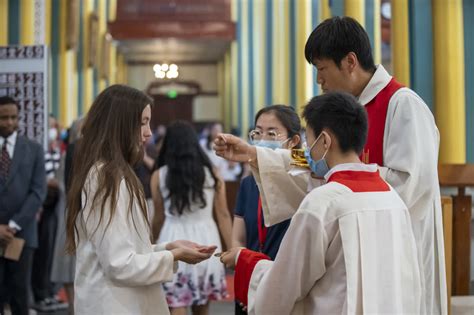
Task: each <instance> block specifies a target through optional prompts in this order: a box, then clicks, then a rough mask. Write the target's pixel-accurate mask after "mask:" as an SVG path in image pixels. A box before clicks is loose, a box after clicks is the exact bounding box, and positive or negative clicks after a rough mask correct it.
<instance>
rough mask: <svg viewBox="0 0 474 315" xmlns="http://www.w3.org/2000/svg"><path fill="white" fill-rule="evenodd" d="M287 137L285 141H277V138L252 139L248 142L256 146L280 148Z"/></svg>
mask: <svg viewBox="0 0 474 315" xmlns="http://www.w3.org/2000/svg"><path fill="white" fill-rule="evenodd" d="M288 140H289V139H286V140H285V141H279V140H252V141H251V142H250V143H251V144H252V145H255V146H257V147H263V148H269V149H272V150H276V149H282V148H283V144H284V143H285V142H287V141H288Z"/></svg>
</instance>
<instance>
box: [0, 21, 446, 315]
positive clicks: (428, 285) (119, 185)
mask: <svg viewBox="0 0 474 315" xmlns="http://www.w3.org/2000/svg"><path fill="white" fill-rule="evenodd" d="M305 57H306V60H307V61H308V62H309V63H311V64H313V65H314V66H315V67H316V68H317V73H318V74H317V80H318V83H319V84H320V85H321V87H322V90H323V92H324V94H323V95H320V96H315V97H314V98H312V99H311V100H310V101H309V102H308V103H307V104H306V106H305V107H304V111H303V113H302V116H301V117H302V119H303V120H304V123H305V126H306V127H305V128H304V129H303V128H302V122H301V120H300V116H299V115H298V113H297V112H295V110H294V109H293V108H292V107H291V106H288V105H271V106H266V107H264V108H263V109H262V110H260V111H259V112H258V113H257V114H256V116H255V121H254V126H253V128H252V130H251V131H250V133H249V135H248V137H246V138H242V137H238V136H236V135H232V134H226V133H223V126H222V125H221V124H220V123H213V124H210V125H209V126H207V127H206V128H204V130H203V131H202V132H201V134H198V133H197V131H196V129H195V127H194V126H193V125H192V124H190V123H189V122H184V121H176V122H170V124H169V125H168V126H166V127H165V126H158V127H157V128H156V129H155V130H154V131H152V130H151V127H150V123H151V119H152V116H151V113H152V110H151V109H152V107H153V100H152V99H151V98H150V97H149V96H147V95H146V94H145V93H143V92H141V91H139V90H136V89H134V88H131V87H128V86H124V85H113V86H110V87H108V88H106V89H105V90H104V91H102V92H101V93H100V94H99V95H98V96H97V98H96V99H95V101H94V103H93V104H92V106H91V108H90V110H89V112H88V113H87V116H86V117H84V118H80V119H78V120H77V121H76V122H74V124H73V125H72V126H71V128H70V129H69V132H68V135H67V136H66V134H64V133H63V132H61V128H60V127H59V126H58V123H57V121H56V120H55V119H54V117H50V122H49V132H48V139H49V145H48V150H46V153H45V152H44V150H43V148H42V147H41V146H40V145H38V144H35V143H34V142H33V141H30V140H28V139H27V138H25V137H23V136H20V135H18V133H17V131H16V130H17V127H18V110H19V108H18V106H17V104H16V102H15V100H14V99H12V98H9V97H0V147H1V156H0V161H1V165H0V201H1V203H0V242H1V245H2V246H1V248H2V249H5V248H7V247H8V246H9V245H10V244H11V243H12V241H13V240H14V239H15V238H21V239H23V240H24V241H25V245H24V247H23V250H22V252H21V256H20V258H19V260H18V261H12V260H9V259H7V258H3V257H0V284H1V287H0V308H1V310H3V304H5V303H9V305H10V307H11V311H12V313H13V314H28V307H29V305H30V304H31V303H32V305H33V306H34V308H36V309H37V310H40V311H51V310H58V309H61V308H65V307H68V306H67V304H66V303H63V302H62V301H59V300H58V299H57V292H58V289H59V288H60V287H64V288H65V289H66V292H67V296H68V302H69V308H70V311H71V312H75V313H77V314H169V313H171V314H176V315H179V314H187V312H188V310H189V309H190V310H191V311H192V313H193V314H208V313H209V303H211V302H212V301H218V300H222V299H224V298H226V297H227V295H228V284H227V283H226V270H225V267H227V268H229V269H235V287H234V289H235V298H236V301H235V314H247V313H248V314H343V313H351V314H352V313H365V314H381V313H397V314H408V313H409V314H447V299H446V281H445V267H444V255H443V253H444V247H443V234H442V233H443V232H442V224H441V206H440V193H439V186H438V179H437V156H438V146H439V134H438V130H437V128H436V125H435V122H434V118H433V115H432V114H431V112H430V110H429V109H428V107H427V106H426V104H425V103H424V102H423V100H422V99H421V98H420V97H419V96H417V95H416V94H415V93H414V92H413V91H412V90H410V89H408V88H406V87H403V86H402V85H401V84H399V83H398V82H397V81H396V79H395V78H393V77H391V76H390V75H389V74H388V73H387V72H386V71H385V69H384V68H383V67H382V66H381V65H375V64H374V60H373V57H372V48H371V46H370V41H369V38H368V36H367V33H366V32H365V30H364V29H363V27H362V26H361V25H360V24H359V23H358V22H356V21H355V20H354V19H352V18H348V17H343V18H341V17H334V18H331V19H328V20H325V21H324V22H322V23H321V24H320V25H318V26H317V27H316V29H315V30H314V31H313V32H312V34H311V35H310V36H309V38H308V40H307V43H306V46H305ZM304 139H305V140H304ZM293 149H297V150H298V149H299V150H301V149H303V150H304V154H305V159H306V161H307V167H304V166H301V165H296V166H295V164H294V163H292V159H291V150H293ZM226 181H240V189H239V191H238V195H237V202H236V205H235V208H234V209H230V210H231V211H229V209H228V203H227V200H226ZM232 212H233V213H234V216H233V218H232V217H231V213H232ZM35 249H36V250H35ZM30 288H31V289H32V292H33V297H31V301H30V297H29V291H30ZM0 313H2V312H0Z"/></svg>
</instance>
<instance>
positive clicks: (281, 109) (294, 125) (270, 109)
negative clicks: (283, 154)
mask: <svg viewBox="0 0 474 315" xmlns="http://www.w3.org/2000/svg"><path fill="white" fill-rule="evenodd" d="M269 113H271V114H274V115H275V116H276V118H277V119H278V120H279V121H280V122H281V124H282V125H283V127H285V129H286V131H287V132H288V137H289V138H292V137H293V136H294V135H299V134H300V131H301V121H300V118H299V117H298V114H297V113H296V112H295V110H294V109H293V107H291V106H287V105H280V104H277V105H271V106H267V107H264V108H262V109H261V110H259V111H258V113H257V115H255V126H256V125H257V120H258V118H259V117H260V116H262V114H269ZM299 146H300V144H298V145H297V147H299Z"/></svg>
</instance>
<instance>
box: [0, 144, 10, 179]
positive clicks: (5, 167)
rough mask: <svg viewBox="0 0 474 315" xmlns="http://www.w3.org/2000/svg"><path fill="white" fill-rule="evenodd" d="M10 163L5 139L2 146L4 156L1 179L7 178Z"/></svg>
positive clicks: (0, 173)
mask: <svg viewBox="0 0 474 315" xmlns="http://www.w3.org/2000/svg"><path fill="white" fill-rule="evenodd" d="M10 163H11V159H10V155H8V151H7V139H5V140H4V141H3V146H2V155H1V156H0V178H4V179H6V178H7V176H8V171H9V170H10Z"/></svg>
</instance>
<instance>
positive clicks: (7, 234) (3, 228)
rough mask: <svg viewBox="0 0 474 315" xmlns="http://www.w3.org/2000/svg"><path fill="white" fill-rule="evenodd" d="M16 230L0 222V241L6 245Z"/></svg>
mask: <svg viewBox="0 0 474 315" xmlns="http://www.w3.org/2000/svg"><path fill="white" fill-rule="evenodd" d="M15 233H16V230H14V229H12V228H10V227H9V226H8V225H6V224H0V243H2V244H3V245H8V243H10V242H11V241H12V240H13V237H14V235H15Z"/></svg>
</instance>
